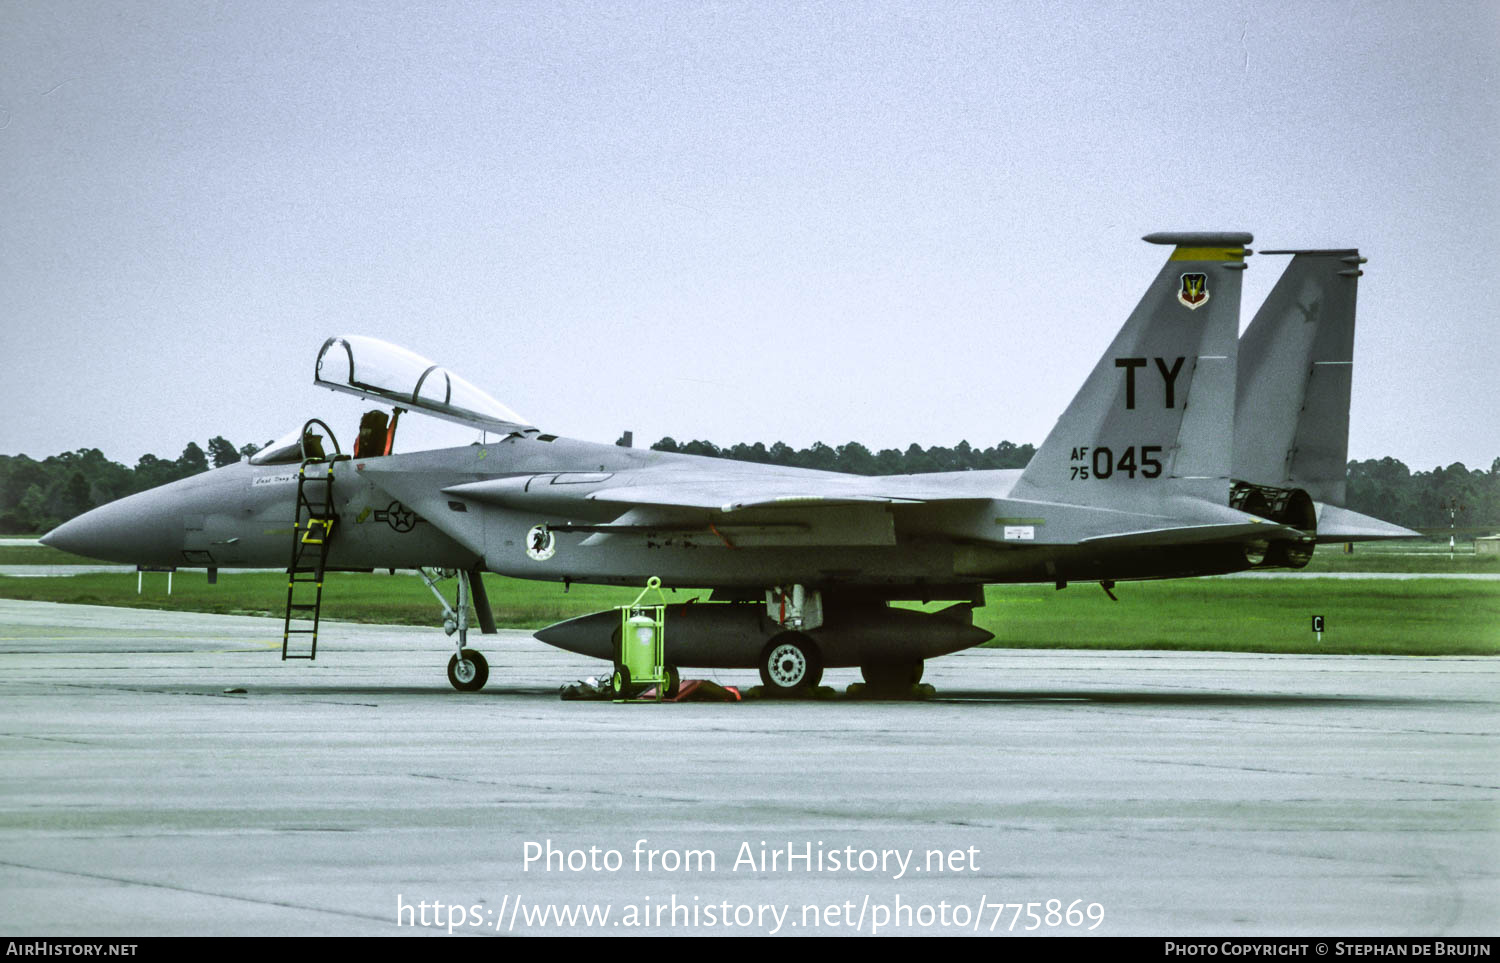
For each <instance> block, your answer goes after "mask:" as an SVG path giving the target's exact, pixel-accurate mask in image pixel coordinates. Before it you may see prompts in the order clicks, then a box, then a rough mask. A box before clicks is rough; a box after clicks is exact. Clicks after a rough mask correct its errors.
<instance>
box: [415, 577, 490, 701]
mask: <svg viewBox="0 0 1500 963" xmlns="http://www.w3.org/2000/svg"><path fill="white" fill-rule="evenodd" d="M417 576H418V577H419V578H420V579H421V580H422V581H423V582H425V583H426V584H427V587H428V588H429V589H431V590H432V594H433V595H435V596H436V597H437V600H438V602H439V603H440V604H441V605H442V606H443V631H444V632H446V633H447V634H448V635H457V638H456V639H454V647H455V648H456V649H457V651H456V652H455V653H454V654H453V656H452V657H451V658H450V659H449V660H448V681H449V682H451V683H452V684H453V688H455V689H457V690H458V691H460V692H478V691H479V690H480V689H483V688H484V684H485V683H486V682H488V681H489V678H490V666H489V663H488V662H486V661H485V659H484V656H482V655H480V654H479V653H478V652H477V651H475V650H474V649H470V648H467V647H466V643H467V642H468V640H469V600H470V598H471V596H472V595H474V594H475V593H474V592H473V590H472V587H471V585H470V581H469V578H470V576H469V573H468V572H466V571H464V570H463V569H428V568H423V569H418V570H417ZM447 578H457V579H458V591H457V593H456V594H457V596H458V598H457V604H456V605H449V604H448V600H447V599H445V598H444V597H443V593H442V592H441V591H440V590H439V589H438V583H439V582H441V581H442V580H443V579H447ZM480 586H481V587H480V591H481V592H482V591H483V583H480ZM487 602H488V600H485V602H484V603H482V604H485V607H486V610H487V609H488V605H487ZM485 614H488V613H487V611H486V613H485ZM488 621H490V620H489V619H486V618H481V622H488ZM485 627H486V628H489V626H485Z"/></svg>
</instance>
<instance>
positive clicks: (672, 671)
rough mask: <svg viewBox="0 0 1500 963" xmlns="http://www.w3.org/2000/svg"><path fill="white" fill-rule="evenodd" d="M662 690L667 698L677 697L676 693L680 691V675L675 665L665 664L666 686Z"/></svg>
mask: <svg viewBox="0 0 1500 963" xmlns="http://www.w3.org/2000/svg"><path fill="white" fill-rule="evenodd" d="M664 691H665V698H668V699H675V698H677V694H678V693H679V692H681V691H682V675H681V673H679V672H678V671H677V666H675V665H669V666H667V688H666V689H665V690H664Z"/></svg>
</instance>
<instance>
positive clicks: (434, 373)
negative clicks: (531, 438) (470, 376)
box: [313, 335, 536, 433]
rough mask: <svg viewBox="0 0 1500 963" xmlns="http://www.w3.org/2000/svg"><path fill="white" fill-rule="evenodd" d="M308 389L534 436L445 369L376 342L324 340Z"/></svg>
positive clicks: (523, 423)
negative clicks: (317, 387)
mask: <svg viewBox="0 0 1500 963" xmlns="http://www.w3.org/2000/svg"><path fill="white" fill-rule="evenodd" d="M313 384H315V385H318V386H320V387H324V388H330V389H332V390H334V391H343V392H346V393H348V394H352V395H359V396H360V397H361V398H371V399H374V400H376V401H380V402H384V403H385V404H388V405H392V406H393V407H396V408H403V409H407V410H410V411H420V412H423V413H425V414H429V415H432V416H433V417H435V418H443V419H446V420H448V421H454V422H458V423H459V424H461V425H470V426H473V427H476V428H482V429H484V430H486V431H499V432H505V433H510V432H516V431H535V430H536V428H535V427H534V426H533V425H531V424H530V423H529V422H528V421H527V420H526V419H525V418H522V417H521V416H520V415H518V414H516V413H515V412H514V411H512V410H510V409H509V408H507V407H506V406H505V405H502V404H501V403H500V402H498V401H496V400H495V399H494V398H491V397H490V396H489V395H487V394H485V393H484V392H483V391H480V390H479V389H478V388H476V387H474V386H473V385H471V384H470V383H469V382H467V381H465V380H464V379H463V378H460V377H459V376H458V375H456V374H453V373H452V372H451V371H449V370H447V369H446V368H443V367H440V366H438V365H435V364H433V363H432V362H431V361H428V360H427V359H426V358H424V357H422V356H421V355H419V354H415V353H413V352H411V351H408V350H406V349H405V348H401V347H397V346H396V345H394V344H390V343H389V342H386V341H381V340H379V339H377V338H367V337H364V336H363V335H344V336H343V337H336V338H329V339H328V340H327V341H324V342H323V347H322V348H321V349H320V350H319V351H318V364H317V367H316V369H315V371H314V373H313Z"/></svg>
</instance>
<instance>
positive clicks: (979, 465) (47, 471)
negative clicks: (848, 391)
mask: <svg viewBox="0 0 1500 963" xmlns="http://www.w3.org/2000/svg"><path fill="white" fill-rule="evenodd" d="M651 447H652V449H654V450H656V451H667V452H679V453H682V454H688V455H706V456H709V457H712V458H730V459H734V460H737V461H751V462H759V463H761V464H766V465H786V466H790V467H796V468H817V469H823V470H825V471H839V472H848V473H850V474H855V475H905V474H922V473H926V472H942V471H968V470H973V471H983V470H988V469H997V468H1024V467H1026V464H1027V462H1029V461H1030V460H1031V457H1032V455H1034V454H1035V453H1036V449H1035V447H1034V446H1032V445H1029V444H1027V445H1017V444H1013V443H1012V442H1009V441H1002V442H1000V443H999V444H997V445H993V446H991V447H989V448H976V447H973V446H971V445H970V444H969V443H968V442H967V441H961V442H959V443H958V444H957V445H955V446H953V447H952V448H944V447H941V446H933V447H931V448H923V447H922V446H921V445H916V444H913V445H910V446H908V447H907V448H906V450H905V451H901V450H898V449H895V448H885V449H882V450H880V451H871V450H870V449H869V448H867V447H865V446H864V445H861V444H859V443H858V442H853V441H851V442H849V443H848V444H845V445H839V446H837V447H835V446H831V445H825V444H823V443H822V442H816V443H814V444H813V445H811V446H810V447H807V448H800V449H799V448H792V447H791V446H790V445H787V444H785V443H783V442H779V441H778V442H776V443H775V444H772V445H769V446H768V445H765V444H763V443H761V442H756V443H754V444H744V443H741V444H736V445H731V446H728V447H722V448H721V447H719V446H718V445H715V444H713V443H712V442H708V441H688V442H682V443H679V442H677V441H675V440H674V439H672V438H663V439H662V440H661V441H658V442H657V443H656V444H654V445H652V446H651ZM257 450H258V447H257V446H256V445H244V446H240V447H236V446H235V445H234V444H232V443H231V442H230V441H229V440H228V439H226V438H224V437H223V436H216V437H214V438H211V439H209V442H208V445H207V448H206V450H205V449H204V448H202V447H199V445H198V444H197V442H189V443H188V445H187V447H186V448H184V449H183V450H182V454H181V455H179V456H178V457H177V458H175V459H167V458H161V457H158V456H156V455H151V454H147V455H142V456H141V458H140V460H139V461H137V462H136V464H135V466H134V467H133V468H132V467H127V466H125V465H122V464H120V463H118V462H113V461H110V460H109V459H107V458H106V457H105V456H104V454H103V453H102V452H100V451H99V449H97V448H81V449H79V450H78V451H70V452H63V453H62V454H59V455H51V456H49V457H47V458H44V459H42V460H41V461H37V460H34V459H32V458H29V457H27V456H26V455H0V534H32V533H36V532H44V531H46V530H48V529H50V528H54V527H56V526H57V525H60V524H62V523H63V522H65V521H67V520H68V519H70V518H72V517H73V516H75V515H79V514H81V513H83V512H85V511H88V510H89V509H90V508H94V507H97V506H99V505H103V504H104V503H106V502H111V501H114V500H115V499H117V498H122V497H124V496H126V495H130V494H133V493H135V492H139V491H145V490H146V489H148V488H155V487H156V486H158V485H164V484H166V483H167V482H171V481H176V480H177V479H179V478H187V477H189V476H191V475H196V474H198V473H199V472H204V471H208V470H209V468H210V467H213V468H218V467H221V466H223V465H229V464H233V463H234V462H237V461H239V460H240V458H241V456H243V455H250V454H253V453H255V452H256V451H257ZM1348 477H1349V491H1348V507H1349V508H1351V509H1353V510H1354V511H1357V512H1363V513H1364V514H1367V515H1373V516H1375V517H1376V518H1382V519H1385V520H1386V521H1388V522H1394V523H1395V524H1397V525H1405V526H1406V527H1408V528H1416V529H1426V530H1430V531H1436V530H1447V529H1448V527H1449V525H1450V522H1456V526H1457V528H1458V529H1459V530H1460V531H1467V532H1470V533H1485V534H1488V533H1492V532H1495V531H1497V530H1500V458H1496V459H1495V460H1494V462H1492V463H1491V464H1490V467H1489V470H1488V471H1486V470H1483V469H1478V468H1475V469H1470V468H1466V467H1465V466H1464V465H1463V464H1462V463H1456V464H1452V465H1449V466H1448V467H1446V468H1434V469H1432V470H1431V471H1412V470H1410V469H1409V468H1408V467H1407V466H1406V465H1404V464H1402V463H1401V462H1400V461H1398V460H1396V459H1394V458H1380V459H1373V458H1372V459H1368V460H1366V461H1351V462H1349V475H1348ZM1450 512H1452V513H1456V514H1454V516H1453V517H1452V518H1450Z"/></svg>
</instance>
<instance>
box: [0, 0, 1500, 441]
mask: <svg viewBox="0 0 1500 963" xmlns="http://www.w3.org/2000/svg"><path fill="white" fill-rule="evenodd" d="M1137 7H1145V8H1147V9H1135V8H1137ZM4 9H5V16H4V18H3V24H0V357H3V365H0V400H3V402H4V405H5V417H4V419H3V421H0V453H17V452H25V453H27V454H30V455H32V456H33V457H41V456H45V455H48V454H53V453H56V452H59V451H63V450H68V449H74V448H80V447H98V448H102V449H103V450H104V452H105V454H106V455H108V456H109V457H111V458H114V459H116V460H119V461H123V462H126V463H129V464H133V463H134V462H135V460H136V459H137V458H138V457H139V456H140V455H141V454H142V453H144V452H147V451H150V452H154V453H157V454H160V455H164V456H168V457H175V456H176V455H177V454H178V453H179V452H180V451H181V449H182V447H183V445H184V444H185V443H186V442H188V441H189V440H196V441H197V442H198V443H199V444H204V443H206V441H207V439H208V438H209V437H210V436H212V435H217V434H223V435H225V436H227V437H229V438H230V440H232V441H233V442H235V443H236V444H244V443H245V442H249V441H256V442H264V441H265V440H267V439H269V438H270V437H272V436H274V435H280V434H282V433H284V432H285V431H287V430H289V429H291V428H294V427H295V426H296V425H297V424H300V423H301V421H302V420H303V419H304V418H306V417H308V416H310V415H319V416H321V417H323V418H324V419H326V420H329V421H330V422H331V423H332V424H333V426H334V428H335V429H336V430H339V432H340V434H341V436H343V438H344V439H345V445H346V446H347V445H348V444H349V443H350V441H352V437H353V434H354V430H355V425H356V423H357V420H358V415H359V412H360V410H361V407H362V406H361V403H360V402H359V401H358V399H354V398H349V397H347V396H341V395H334V394H332V393H329V392H326V391H322V390H315V389H314V388H313V387H312V384H311V374H312V371H311V368H312V363H313V358H314V356H315V354H316V352H317V349H318V347H319V345H320V344H321V343H322V341H323V339H324V338H325V337H327V336H328V335H331V334H342V333H362V334H369V335H373V336H376V337H380V338H384V339H387V340H390V341H395V342H397V343H400V344H403V345H406V346H407V347H410V348H411V349H412V350H415V351H417V352H419V353H421V354H424V355H427V356H429V357H431V358H433V359H434V360H436V361H439V362H441V363H444V364H447V365H449V366H450V367H452V368H454V369H455V370H457V371H458V372H460V373H462V374H463V375H465V376H466V377H467V378H469V379H470V380H471V381H473V382H475V383H476V384H478V385H479V386H481V387H483V388H485V389H486V390H488V391H490V392H491V393H492V394H493V395H495V396H496V397H497V398H498V399H499V400H501V401H503V402H505V403H506V404H508V405H510V406H511V407H513V408H515V409H516V410H518V411H520V412H521V413H523V414H524V415H526V416H527V417H528V418H530V419H531V420H532V421H533V422H534V423H536V424H537V425H539V426H542V427H544V428H546V429H547V430H549V431H554V432H557V433H559V434H564V435H571V436H576V437H581V438H586V439H593V440H598V441H605V442H608V441H613V440H614V439H615V438H616V437H617V436H618V435H619V433H620V431H621V430H623V429H633V430H634V432H635V436H636V439H637V443H638V444H644V443H649V442H651V441H654V440H656V439H657V438H660V437H661V436H663V435H671V436H673V437H675V438H677V439H679V440H686V439H689V438H706V439H710V440H713V441H715V442H717V443H720V444H727V443H732V442H737V441H756V440H761V441H765V442H767V443H770V442H773V441H776V440H784V441H787V442H789V443H791V444H793V445H797V446H803V445H807V444H810V443H812V442H814V441H817V440H821V441H824V442H826V443H828V444H832V445H838V444H842V443H844V442H847V441H850V440H857V441H860V442H863V443H865V444H867V445H869V446H870V447H871V448H875V449H878V448H882V447H892V446H894V447H901V448H904V447H906V446H907V445H908V444H910V443H912V442H917V443H920V444H922V445H924V446H925V445H933V444H942V445H952V444H955V443H957V442H958V441H959V440H960V439H967V440H968V441H969V442H970V443H971V444H974V445H976V446H981V447H984V446H988V445H993V444H995V443H996V442H998V441H1000V440H1001V439H1009V440H1012V441H1015V442H1033V443H1038V444H1039V443H1040V442H1041V441H1042V439H1043V438H1044V437H1045V436H1046V434H1047V432H1048V431H1049V430H1050V428H1051V426H1052V424H1053V422H1054V421H1055V420H1056V418H1057V416H1058V415H1059V414H1060V413H1061V411H1062V409H1063V407H1064V406H1065V405H1066V403H1067V401H1068V400H1069V399H1070V398H1071V397H1072V395H1073V393H1074V392H1075V391H1076V390H1077V388H1078V387H1079V385H1080V384H1081V383H1082V381H1083V379H1084V376H1085V375H1086V374H1087V372H1088V370H1089V369H1090V368H1091V367H1092V366H1093V364H1094V363H1095V361H1096V360H1097V359H1098V357H1099V356H1100V354H1101V353H1102V352H1103V351H1104V349H1105V347H1106V346H1107V345H1108V344H1109V342H1110V340H1111V339H1112V338H1113V336H1114V334H1115V332H1116V330H1117V329H1118V328H1119V326H1120V324H1122V323H1123V321H1124V319H1125V317H1126V315H1127V314H1128V313H1129V311H1130V309H1131V308H1132V307H1133V306H1134V304H1135V302H1136V301H1137V300H1138V299H1139V297H1140V295H1141V292H1142V290H1143V289H1144V286H1145V285H1146V284H1147V283H1148V282H1149V281H1150V279H1151V278H1152V277H1153V276H1154V274H1155V272H1156V271H1157V269H1158V268H1159V266H1160V262H1161V260H1162V258H1163V255H1164V253H1165V251H1164V249H1162V248H1159V247H1154V246H1151V245H1147V244H1143V243H1142V242H1141V241H1140V240H1139V237H1140V236H1141V235H1142V234H1145V233H1147V232H1150V231H1157V230H1244V231H1251V232H1253V233H1254V234H1255V236H1256V244H1255V246H1256V247H1258V248H1283V247H1343V246H1358V247H1359V248H1360V249H1361V251H1362V252H1363V253H1364V254H1365V255H1366V256H1368V257H1369V258H1370V263H1369V264H1368V265H1366V274H1365V277H1363V278H1362V279H1361V281H1360V291H1359V329H1358V337H1357V342H1356V349H1355V363H1356V367H1355V380H1354V400H1353V411H1352V424H1351V431H1350V446H1349V450H1350V456H1351V457H1354V458H1367V457H1378V456H1383V455H1393V456H1395V457H1398V458H1400V459H1402V460H1403V461H1406V462H1407V463H1408V464H1409V465H1411V466H1412V467H1413V468H1424V469H1425V468H1431V467H1433V466H1434V465H1438V464H1443V465H1446V464H1449V463H1451V462H1454V461H1463V462H1465V463H1466V464H1468V465H1469V466H1470V467H1488V466H1489V464H1490V462H1491V461H1492V460H1493V459H1494V458H1496V457H1497V456H1500V417H1497V415H1500V383H1497V371H1500V324H1497V322H1500V309H1497V307H1496V297H1497V295H1496V292H1495V290H1494V281H1493V276H1494V274H1495V270H1496V264H1497V263H1500V258H1497V256H1496V255H1497V254H1500V251H1497V250H1496V249H1497V246H1500V240H1497V236H1500V175H1497V162H1496V157H1497V150H1496V149H1497V147H1500V136H1497V135H1500V98H1497V97H1496V96H1495V91H1496V90H1497V89H1500V76H1497V74H1500V70H1497V64H1500V56H1497V54H1500V4H1497V3H1495V2H1485V3H1472V4H1463V3H1452V4H1442V3H1420V4H1418V3H1407V2H1400V3H1380V2H1370V0H1359V2H1333V0H1320V2H1315V3H1306V4H1285V5H1276V4H1263V3H1256V4H1251V3H1242V4H1234V3H1213V4H1210V3H1203V2H1201V0H1200V2H1196V3H1190V4H1166V3H1153V4H1150V5H1138V4H1109V5H1106V4H1071V5H1070V4H1064V3H1036V4H1013V3H1000V2H995V3H974V4H968V3H910V4H882V3H825V4H795V5H777V4H771V3H715V4H691V3H682V2H669V3H661V4H638V5H627V4H623V3H602V2H601V3H586V4H561V3H504V4H484V3H476V2H463V3H455V4H438V3H422V4H407V3H396V2H389V3H372V4H353V3H317V4H314V3H300V4H299V3H292V4H276V3H269V2H255V3H250V2H245V3H221V4H211V3H204V2H201V0H192V2H184V3H168V2H150V3H128V2H126V3H110V4H100V3H96V2H84V3H67V2H58V0H46V2H34V0H19V2H17V0H10V2H7V3H6V4H5V8H4ZM1284 264H1285V259H1284V258H1273V257H1264V258H1262V257H1255V258H1252V259H1251V261H1250V270H1249V271H1248V272H1247V276H1246V288H1245V307H1244V311H1243V323H1248V320H1249V318H1250V316H1251V315H1252V314H1253V313H1254V309H1255V307H1256V306H1257V305H1258V304H1259V302H1260V300H1261V299H1262V298H1263V297H1264V295H1265V293H1266V291H1267V290H1268V289H1269V288H1270V286H1271V285H1272V284H1273V283H1274V281H1275V279H1276V276H1277V275H1278V274H1279V272H1280V270H1281V269H1282V267H1283V266H1284Z"/></svg>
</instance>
